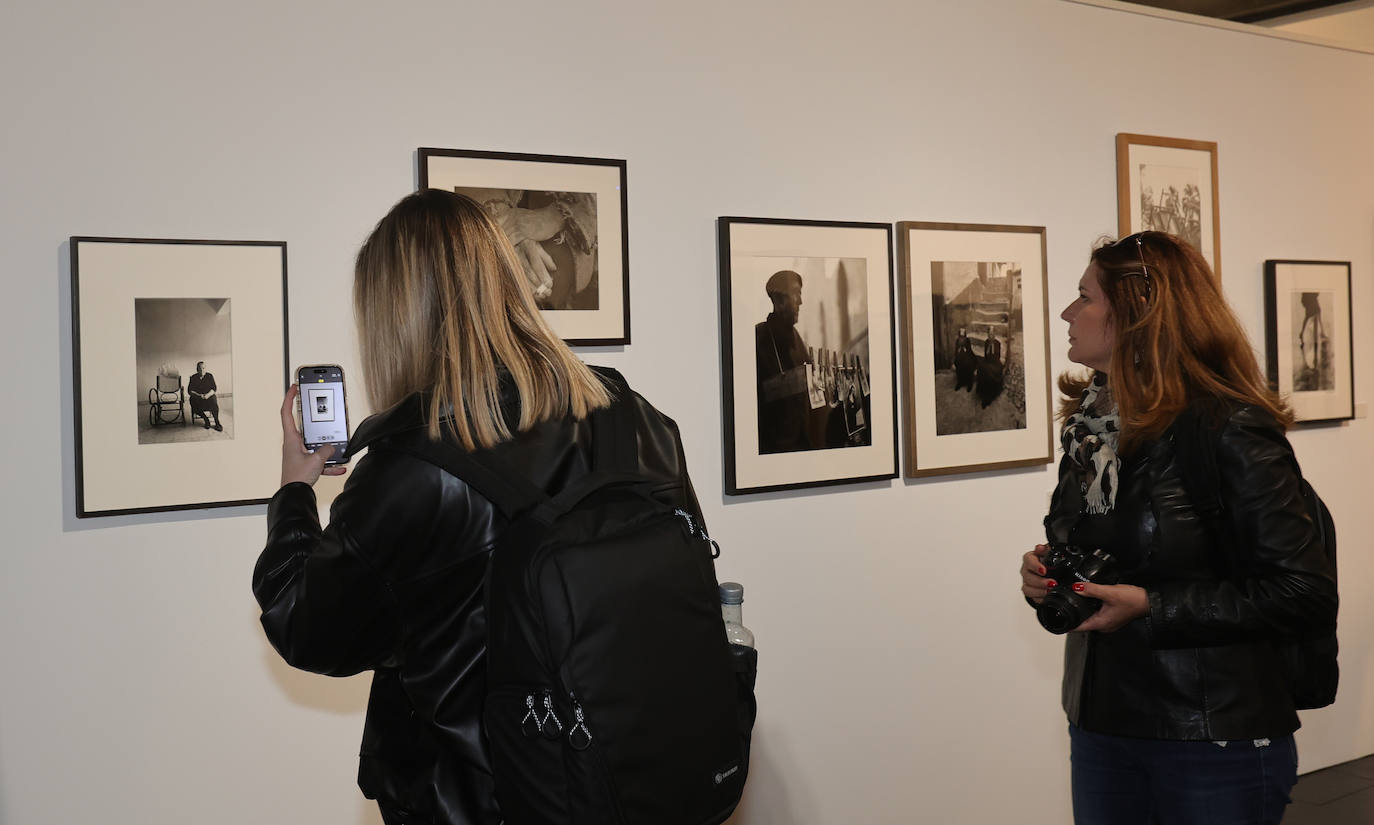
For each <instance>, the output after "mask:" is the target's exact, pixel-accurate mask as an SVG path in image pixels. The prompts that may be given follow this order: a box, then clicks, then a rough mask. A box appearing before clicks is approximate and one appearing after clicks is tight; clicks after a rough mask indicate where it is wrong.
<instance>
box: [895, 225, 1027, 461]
mask: <svg viewBox="0 0 1374 825" xmlns="http://www.w3.org/2000/svg"><path fill="white" fill-rule="evenodd" d="M897 250H898V277H899V279H900V281H901V305H902V342H901V346H902V355H903V358H902V361H903V365H904V368H903V395H904V400H905V405H904V416H903V429H904V440H905V444H906V448H905V450H904V452H903V458H904V461H903V467H904V469H903V474H904V475H905V476H906V477H907V478H919V477H923V476H933V475H944V474H949V473H965V472H974V471H978V470H995V469H1005V468H1011V467H1029V466H1034V465H1037V464H1048V463H1049V462H1050V461H1052V460H1053V454H1054V452H1053V451H1054V447H1053V441H1052V439H1053V433H1052V428H1051V414H1050V381H1049V339H1048V327H1049V309H1048V306H1047V304H1046V293H1047V277H1046V265H1045V260H1046V258H1045V229H1044V227H1040V226H994V225H987V224H957V223H924V222H918V221H903V222H901V223H899V224H897Z"/></svg>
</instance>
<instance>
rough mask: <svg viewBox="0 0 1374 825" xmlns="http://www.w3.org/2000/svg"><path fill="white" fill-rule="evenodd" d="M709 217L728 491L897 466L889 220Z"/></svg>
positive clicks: (812, 483) (836, 479) (891, 474)
mask: <svg viewBox="0 0 1374 825" xmlns="http://www.w3.org/2000/svg"><path fill="white" fill-rule="evenodd" d="M717 229H718V232H719V251H720V307H721V309H720V311H721V374H722V381H723V393H722V396H723V402H724V419H725V422H724V430H725V492H726V494H728V495H739V494H742V493H759V492H765V491H769V490H788V489H796V488H802V487H816V486H820V485H825V484H842V483H846V482H856V481H870V480H881V479H889V478H895V477H896V475H897V430H896V414H897V399H896V393H895V391H894V379H895V371H894V363H895V361H894V349H893V325H892V317H893V316H892V251H891V250H892V227H891V225H889V224H878V223H848V222H841V221H789V220H778V219H772V218H720V219H719V221H718V222H717Z"/></svg>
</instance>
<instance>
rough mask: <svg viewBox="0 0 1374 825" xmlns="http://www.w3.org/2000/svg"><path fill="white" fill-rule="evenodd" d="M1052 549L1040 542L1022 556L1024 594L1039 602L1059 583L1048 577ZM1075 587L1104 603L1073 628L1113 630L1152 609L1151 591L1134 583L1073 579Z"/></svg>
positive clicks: (1077, 590)
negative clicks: (1099, 582)
mask: <svg viewBox="0 0 1374 825" xmlns="http://www.w3.org/2000/svg"><path fill="white" fill-rule="evenodd" d="M1049 550H1050V546H1049V545H1048V544H1037V545H1035V547H1034V548H1033V549H1031V551H1030V552H1029V553H1026V554H1024V555H1022V556H1021V593H1022V595H1024V596H1025V597H1026V598H1028V599H1030V600H1031V601H1032V602H1035V604H1037V605H1038V604H1040V603H1041V602H1042V601H1044V599H1045V596H1046V595H1047V594H1048V593H1049V591H1050V590H1051V589H1053V588H1054V587H1055V586H1056V585H1057V584H1058V583H1057V582H1056V581H1055V580H1054V579H1049V578H1046V577H1045V574H1046V573H1047V572H1049V571H1048V570H1046V568H1045V559H1044V556H1045V555H1046V554H1047V553H1048V552H1049ZM1073 590H1074V592H1075V593H1078V594H1079V595H1082V596H1086V597H1087V598H1090V599H1097V600H1098V601H1100V602H1102V606H1101V607H1099V608H1098V609H1097V610H1096V611H1095V612H1094V613H1093V614H1092V615H1091V616H1089V617H1088V618H1087V619H1086V620H1084V622H1083V623H1082V624H1080V625H1078V626H1077V627H1075V628H1073V629H1074V630H1097V631H1100V632H1102V633H1112V632H1114V631H1117V630H1120V629H1121V628H1122V627H1124V626H1125V625H1126V624H1127V623H1129V622H1131V621H1134V620H1135V619H1138V618H1140V617H1141V616H1144V615H1146V614H1148V613H1149V612H1150V596H1149V594H1148V593H1146V592H1145V589H1144V588H1142V587H1137V586H1136V585H1133V584H1093V583H1091V582H1074V583H1073ZM1056 632H1062V631H1056Z"/></svg>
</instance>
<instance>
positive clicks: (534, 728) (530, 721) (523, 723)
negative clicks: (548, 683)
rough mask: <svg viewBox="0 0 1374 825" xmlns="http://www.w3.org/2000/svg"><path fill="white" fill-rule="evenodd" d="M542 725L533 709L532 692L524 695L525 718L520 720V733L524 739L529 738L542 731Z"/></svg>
mask: <svg viewBox="0 0 1374 825" xmlns="http://www.w3.org/2000/svg"><path fill="white" fill-rule="evenodd" d="M543 727H544V726H543V725H542V724H540V722H539V714H538V713H535V710H534V694H533V693H530V694H527V695H526V696H525V718H524V719H521V720H520V733H522V734H524V736H525V738H526V739H531V738H533V737H535V736H538V735H539V734H540V733H542V732H543Z"/></svg>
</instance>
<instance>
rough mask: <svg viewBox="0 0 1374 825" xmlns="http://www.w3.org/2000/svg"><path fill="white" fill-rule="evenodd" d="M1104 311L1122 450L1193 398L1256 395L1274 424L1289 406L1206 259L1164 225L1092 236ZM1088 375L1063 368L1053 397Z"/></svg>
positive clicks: (1157, 430)
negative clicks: (1096, 240) (1162, 228)
mask: <svg viewBox="0 0 1374 825" xmlns="http://www.w3.org/2000/svg"><path fill="white" fill-rule="evenodd" d="M1091 260H1092V263H1094V264H1096V265H1097V269H1098V272H1099V275H1098V280H1099V282H1100V286H1101V287H1102V292H1103V294H1104V295H1105V296H1106V299H1107V305H1108V307H1109V309H1110V313H1111V316H1110V317H1111V322H1112V329H1113V333H1114V338H1113V341H1112V355H1111V363H1110V364H1109V367H1108V373H1107V375H1108V386H1109V387H1110V388H1111V393H1112V397H1113V398H1114V399H1115V401H1116V406H1117V411H1118V413H1119V414H1120V416H1121V441H1120V446H1119V451H1120V452H1122V453H1129V452H1131V451H1132V450H1133V449H1135V448H1136V447H1138V446H1140V445H1141V444H1144V443H1146V442H1148V441H1151V440H1154V439H1156V438H1158V437H1159V436H1160V435H1162V434H1163V433H1164V431H1165V430H1166V429H1168V427H1169V425H1170V424H1172V423H1173V420H1174V418H1175V417H1176V416H1177V415H1178V414H1179V413H1180V412H1182V411H1183V409H1184V408H1185V407H1187V406H1188V405H1189V404H1191V403H1193V402H1194V401H1196V400H1198V399H1217V400H1230V401H1237V402H1240V403H1242V404H1253V405H1255V406H1257V407H1261V408H1263V409H1264V410H1266V411H1267V412H1268V413H1269V414H1270V415H1272V416H1273V417H1274V419H1275V420H1276V421H1277V422H1278V423H1279V426H1281V427H1285V428H1286V427H1288V426H1289V425H1290V424H1292V423H1293V414H1292V412H1291V411H1290V410H1289V409H1288V405H1287V404H1285V403H1284V401H1283V400H1282V399H1281V398H1280V397H1279V395H1278V393H1276V392H1275V391H1274V390H1272V389H1270V387H1269V383H1268V381H1267V380H1266V379H1265V377H1264V374H1263V373H1262V372H1261V371H1260V367H1259V362H1258V361H1256V360H1255V352H1254V350H1253V349H1252V348H1251V347H1250V341H1249V339H1248V338H1247V337H1246V335H1245V329H1244V328H1243V327H1242V326H1241V324H1240V321H1239V320H1238V319H1237V318H1236V314H1235V312H1233V311H1232V310H1231V307H1230V305H1229V304H1227V303H1226V298H1225V296H1223V295H1222V292H1221V286H1220V284H1219V283H1218V282H1217V279H1216V277H1215V276H1214V275H1213V274H1212V269H1211V267H1209V266H1208V265H1207V261H1206V260H1205V259H1204V258H1203V257H1202V255H1201V254H1199V253H1198V251H1197V250H1195V249H1194V248H1193V247H1192V246H1191V245H1189V244H1188V243H1186V242H1184V241H1183V240H1181V239H1179V238H1177V237H1175V236H1173V235H1169V234H1167V233H1164V232H1140V233H1138V234H1135V235H1131V236H1128V237H1126V238H1122V239H1121V240H1120V241H1116V242H1112V241H1111V240H1110V239H1103V240H1102V241H1099V243H1098V244H1097V247H1096V248H1095V249H1094V250H1093V253H1092V259H1091ZM1089 380H1090V376H1084V375H1081V374H1071V373H1067V372H1066V373H1064V374H1062V375H1060V376H1059V390H1060V392H1062V393H1063V394H1064V396H1065V397H1064V398H1063V399H1061V401H1060V405H1059V411H1060V416H1061V418H1062V417H1066V416H1067V415H1069V414H1070V413H1072V412H1073V411H1074V410H1075V409H1077V408H1078V400H1079V396H1080V395H1081V394H1082V392H1083V389H1084V388H1085V387H1087V385H1088V381H1089Z"/></svg>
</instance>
